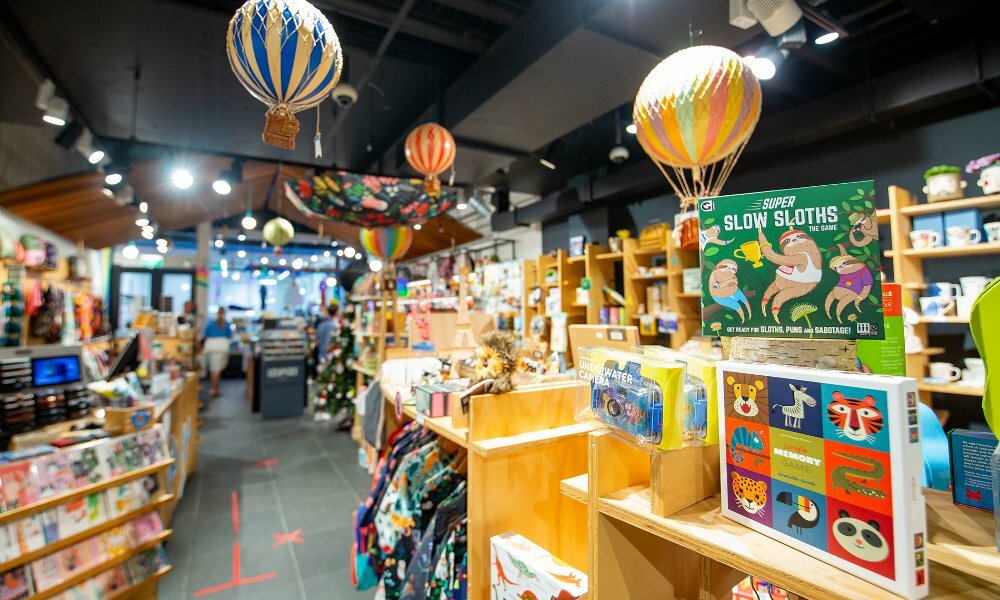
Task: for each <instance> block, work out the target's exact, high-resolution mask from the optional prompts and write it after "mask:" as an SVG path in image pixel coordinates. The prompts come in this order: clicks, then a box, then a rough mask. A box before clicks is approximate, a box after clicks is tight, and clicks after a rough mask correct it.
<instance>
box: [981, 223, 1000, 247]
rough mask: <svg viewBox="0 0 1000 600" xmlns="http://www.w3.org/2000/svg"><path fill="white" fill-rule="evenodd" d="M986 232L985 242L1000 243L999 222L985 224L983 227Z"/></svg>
mask: <svg viewBox="0 0 1000 600" xmlns="http://www.w3.org/2000/svg"><path fill="white" fill-rule="evenodd" d="M983 228H984V229H985V230H986V241H987V242H991V243H993V242H1000V221H995V222H993V223H987V224H985V225H983Z"/></svg>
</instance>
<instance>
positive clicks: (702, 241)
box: [698, 225, 733, 250]
mask: <svg viewBox="0 0 1000 600" xmlns="http://www.w3.org/2000/svg"><path fill="white" fill-rule="evenodd" d="M720 233H722V229H720V228H719V226H718V225H712V226H711V227H709V228H708V229H703V230H701V231H699V232H698V244H699V245H700V246H701V249H702V250H704V249H705V246H708V245H709V244H715V245H717V246H728V245H729V244H732V243H733V240H720V239H719V234H720Z"/></svg>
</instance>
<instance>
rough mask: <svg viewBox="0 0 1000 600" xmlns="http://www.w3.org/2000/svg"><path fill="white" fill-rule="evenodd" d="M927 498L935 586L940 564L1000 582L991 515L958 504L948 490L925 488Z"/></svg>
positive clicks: (999, 562) (932, 573)
mask: <svg viewBox="0 0 1000 600" xmlns="http://www.w3.org/2000/svg"><path fill="white" fill-rule="evenodd" d="M924 498H925V499H926V500H927V557H928V558H929V559H930V560H931V562H933V563H935V564H934V566H933V567H932V568H931V586H932V588H933V585H934V576H935V573H937V567H938V565H939V564H940V565H947V566H948V567H949V568H951V569H954V570H955V571H959V572H961V573H964V574H966V575H969V576H971V577H972V578H977V579H985V580H986V581H989V582H990V583H993V584H997V585H1000V554H998V553H997V551H996V546H995V544H996V541H995V539H994V537H993V517H992V515H991V514H990V513H989V512H986V511H982V510H976V509H974V508H966V507H963V506H956V505H955V504H953V503H952V501H951V494H950V493H948V492H942V491H938V490H927V489H925V490H924ZM932 594H933V592H932Z"/></svg>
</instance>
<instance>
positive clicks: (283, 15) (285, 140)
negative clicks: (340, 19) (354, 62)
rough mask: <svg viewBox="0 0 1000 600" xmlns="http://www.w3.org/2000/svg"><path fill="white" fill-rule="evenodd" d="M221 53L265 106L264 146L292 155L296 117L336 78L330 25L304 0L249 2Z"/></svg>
mask: <svg viewBox="0 0 1000 600" xmlns="http://www.w3.org/2000/svg"><path fill="white" fill-rule="evenodd" d="M226 50H227V52H226V53H227V55H228V56H229V65H230V67H232V69H233V73H235V74H236V78H237V79H239V81H240V83H242V84H243V87H245V88H246V89H247V91H249V92H250V94H251V95H252V96H253V97H254V98H256V99H258V100H260V101H261V102H263V103H264V104H266V105H267V106H268V111H267V120H266V123H265V125H264V134H263V138H264V143H266V144H271V145H273V146H280V147H282V148H287V149H289V150H294V149H295V136H296V135H297V134H298V132H299V122H298V120H297V119H296V118H295V113H297V112H299V111H302V110H305V109H307V108H312V107H314V106H318V105H319V103H320V102H322V101H323V100H324V99H325V98H327V97H328V96H329V95H330V91H331V90H332V89H333V88H334V86H336V85H337V81H338V80H339V79H340V72H341V69H342V68H343V66H344V55H343V51H342V50H341V47H340V40H339V39H338V38H337V33H336V32H335V31H334V30H333V26H332V25H330V22H329V21H328V20H327V19H326V17H325V16H323V13H321V12H320V11H319V10H317V9H316V8H315V7H314V6H313V5H312V4H309V3H308V2H306V1H305V0H248V1H247V2H246V3H244V4H243V6H241V7H240V8H239V9H237V11H236V14H234V15H233V18H232V19H231V20H230V21H229V32H228V33H227V35H226ZM318 135H319V132H318V131H317V136H318Z"/></svg>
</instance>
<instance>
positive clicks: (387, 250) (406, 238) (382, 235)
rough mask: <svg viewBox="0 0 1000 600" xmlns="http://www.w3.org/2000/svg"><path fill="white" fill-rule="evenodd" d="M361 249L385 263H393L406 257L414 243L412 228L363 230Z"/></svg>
mask: <svg viewBox="0 0 1000 600" xmlns="http://www.w3.org/2000/svg"><path fill="white" fill-rule="evenodd" d="M360 235H361V247H362V248H364V249H365V251H367V252H368V253H369V254H371V255H373V256H377V257H378V258H379V259H381V260H382V261H383V262H385V263H392V262H394V261H396V260H399V259H400V258H403V256H404V255H406V251H407V250H409V249H410V244H411V243H412V242H413V228H411V227H377V228H375V229H366V228H362V229H361V233H360Z"/></svg>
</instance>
